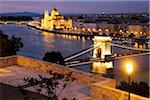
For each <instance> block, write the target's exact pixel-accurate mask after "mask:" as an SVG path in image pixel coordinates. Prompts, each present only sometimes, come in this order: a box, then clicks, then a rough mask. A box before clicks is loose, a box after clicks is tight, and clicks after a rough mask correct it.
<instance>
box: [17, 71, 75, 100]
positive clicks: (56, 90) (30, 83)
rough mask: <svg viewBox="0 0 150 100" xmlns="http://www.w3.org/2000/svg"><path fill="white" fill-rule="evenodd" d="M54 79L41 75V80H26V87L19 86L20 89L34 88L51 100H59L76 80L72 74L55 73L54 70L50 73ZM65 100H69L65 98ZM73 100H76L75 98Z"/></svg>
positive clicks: (27, 78)
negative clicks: (68, 86)
mask: <svg viewBox="0 0 150 100" xmlns="http://www.w3.org/2000/svg"><path fill="white" fill-rule="evenodd" d="M49 73H50V75H52V77H50V78H49V77H43V76H41V75H39V78H33V77H32V78H29V77H26V78H24V81H25V82H26V85H23V86H19V87H18V88H20V89H22V88H28V87H34V89H35V92H37V93H39V94H42V93H43V92H44V93H46V95H47V96H48V99H49V100H59V97H60V95H61V94H62V92H63V90H64V89H65V88H66V87H67V85H69V84H70V83H71V82H73V81H74V80H75V78H74V77H72V72H70V73H66V74H63V73H55V72H54V73H53V72H52V70H51V71H50V72H49ZM63 100H67V98H64V99H63ZM72 100H76V99H75V98H73V99H72Z"/></svg>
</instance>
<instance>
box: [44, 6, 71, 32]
mask: <svg viewBox="0 0 150 100" xmlns="http://www.w3.org/2000/svg"><path fill="white" fill-rule="evenodd" d="M41 28H42V29H46V30H63V29H70V28H72V19H65V18H64V16H63V15H61V14H60V13H59V12H58V10H57V9H56V8H54V9H52V11H51V13H50V14H49V13H48V11H47V10H46V11H45V13H44V18H43V19H42V20H41Z"/></svg>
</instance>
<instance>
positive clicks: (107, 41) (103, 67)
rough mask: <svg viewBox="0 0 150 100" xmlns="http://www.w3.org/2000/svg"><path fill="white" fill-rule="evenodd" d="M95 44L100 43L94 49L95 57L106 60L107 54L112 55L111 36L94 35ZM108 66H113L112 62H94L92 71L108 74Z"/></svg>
mask: <svg viewBox="0 0 150 100" xmlns="http://www.w3.org/2000/svg"><path fill="white" fill-rule="evenodd" d="M93 41H94V46H95V47H96V46H97V45H99V47H98V48H95V49H94V50H93V58H95V59H96V58H100V59H102V60H105V55H111V38H110V37H107V36H94V39H93ZM107 68H113V64H112V61H111V62H94V63H93V64H92V72H94V73H101V74H106V71H107Z"/></svg>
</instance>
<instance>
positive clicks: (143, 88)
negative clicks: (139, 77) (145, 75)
mask: <svg viewBox="0 0 150 100" xmlns="http://www.w3.org/2000/svg"><path fill="white" fill-rule="evenodd" d="M117 88H119V89H121V90H124V91H129V90H130V91H131V92H132V93H134V94H137V95H141V96H145V97H149V86H148V84H147V83H145V82H139V83H138V82H134V81H132V82H131V84H130V85H129V84H128V82H126V81H122V82H121V84H120V85H119V86H118V87H117Z"/></svg>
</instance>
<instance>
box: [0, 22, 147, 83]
mask: <svg viewBox="0 0 150 100" xmlns="http://www.w3.org/2000/svg"><path fill="white" fill-rule="evenodd" d="M0 29H1V30H2V31H3V32H4V33H5V34H8V35H9V36H12V35H15V36H17V37H21V38H22V41H23V43H24V47H23V48H21V51H20V52H19V53H18V54H20V55H24V56H29V57H32V58H38V59H42V57H43V55H44V53H45V52H47V51H59V52H61V53H62V55H63V56H64V57H65V56H68V55H71V54H73V53H74V52H77V51H80V50H83V49H85V48H87V47H89V46H91V45H92V44H93V42H92V41H91V40H89V39H85V38H80V37H71V36H67V35H56V34H52V33H45V32H40V31H38V30H36V29H32V28H29V27H27V26H16V25H12V24H9V25H6V26H0ZM126 51H129V50H125V49H121V48H117V47H112V53H123V52H126ZM126 61H133V62H134V63H135V65H134V75H133V76H132V77H131V78H132V80H135V81H145V82H148V81H149V77H148V76H149V56H148V55H144V56H138V57H130V58H126V59H120V60H115V61H114V65H113V66H114V69H115V78H116V80H117V81H118V82H119V81H121V80H126V79H127V75H126V74H125V73H124V70H123V68H122V67H123V65H124V63H125V62H126ZM96 65H98V66H99V65H101V64H99V63H96ZM90 67H91V65H83V66H77V67H74V68H75V69H79V70H82V71H86V72H89V71H90Z"/></svg>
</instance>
